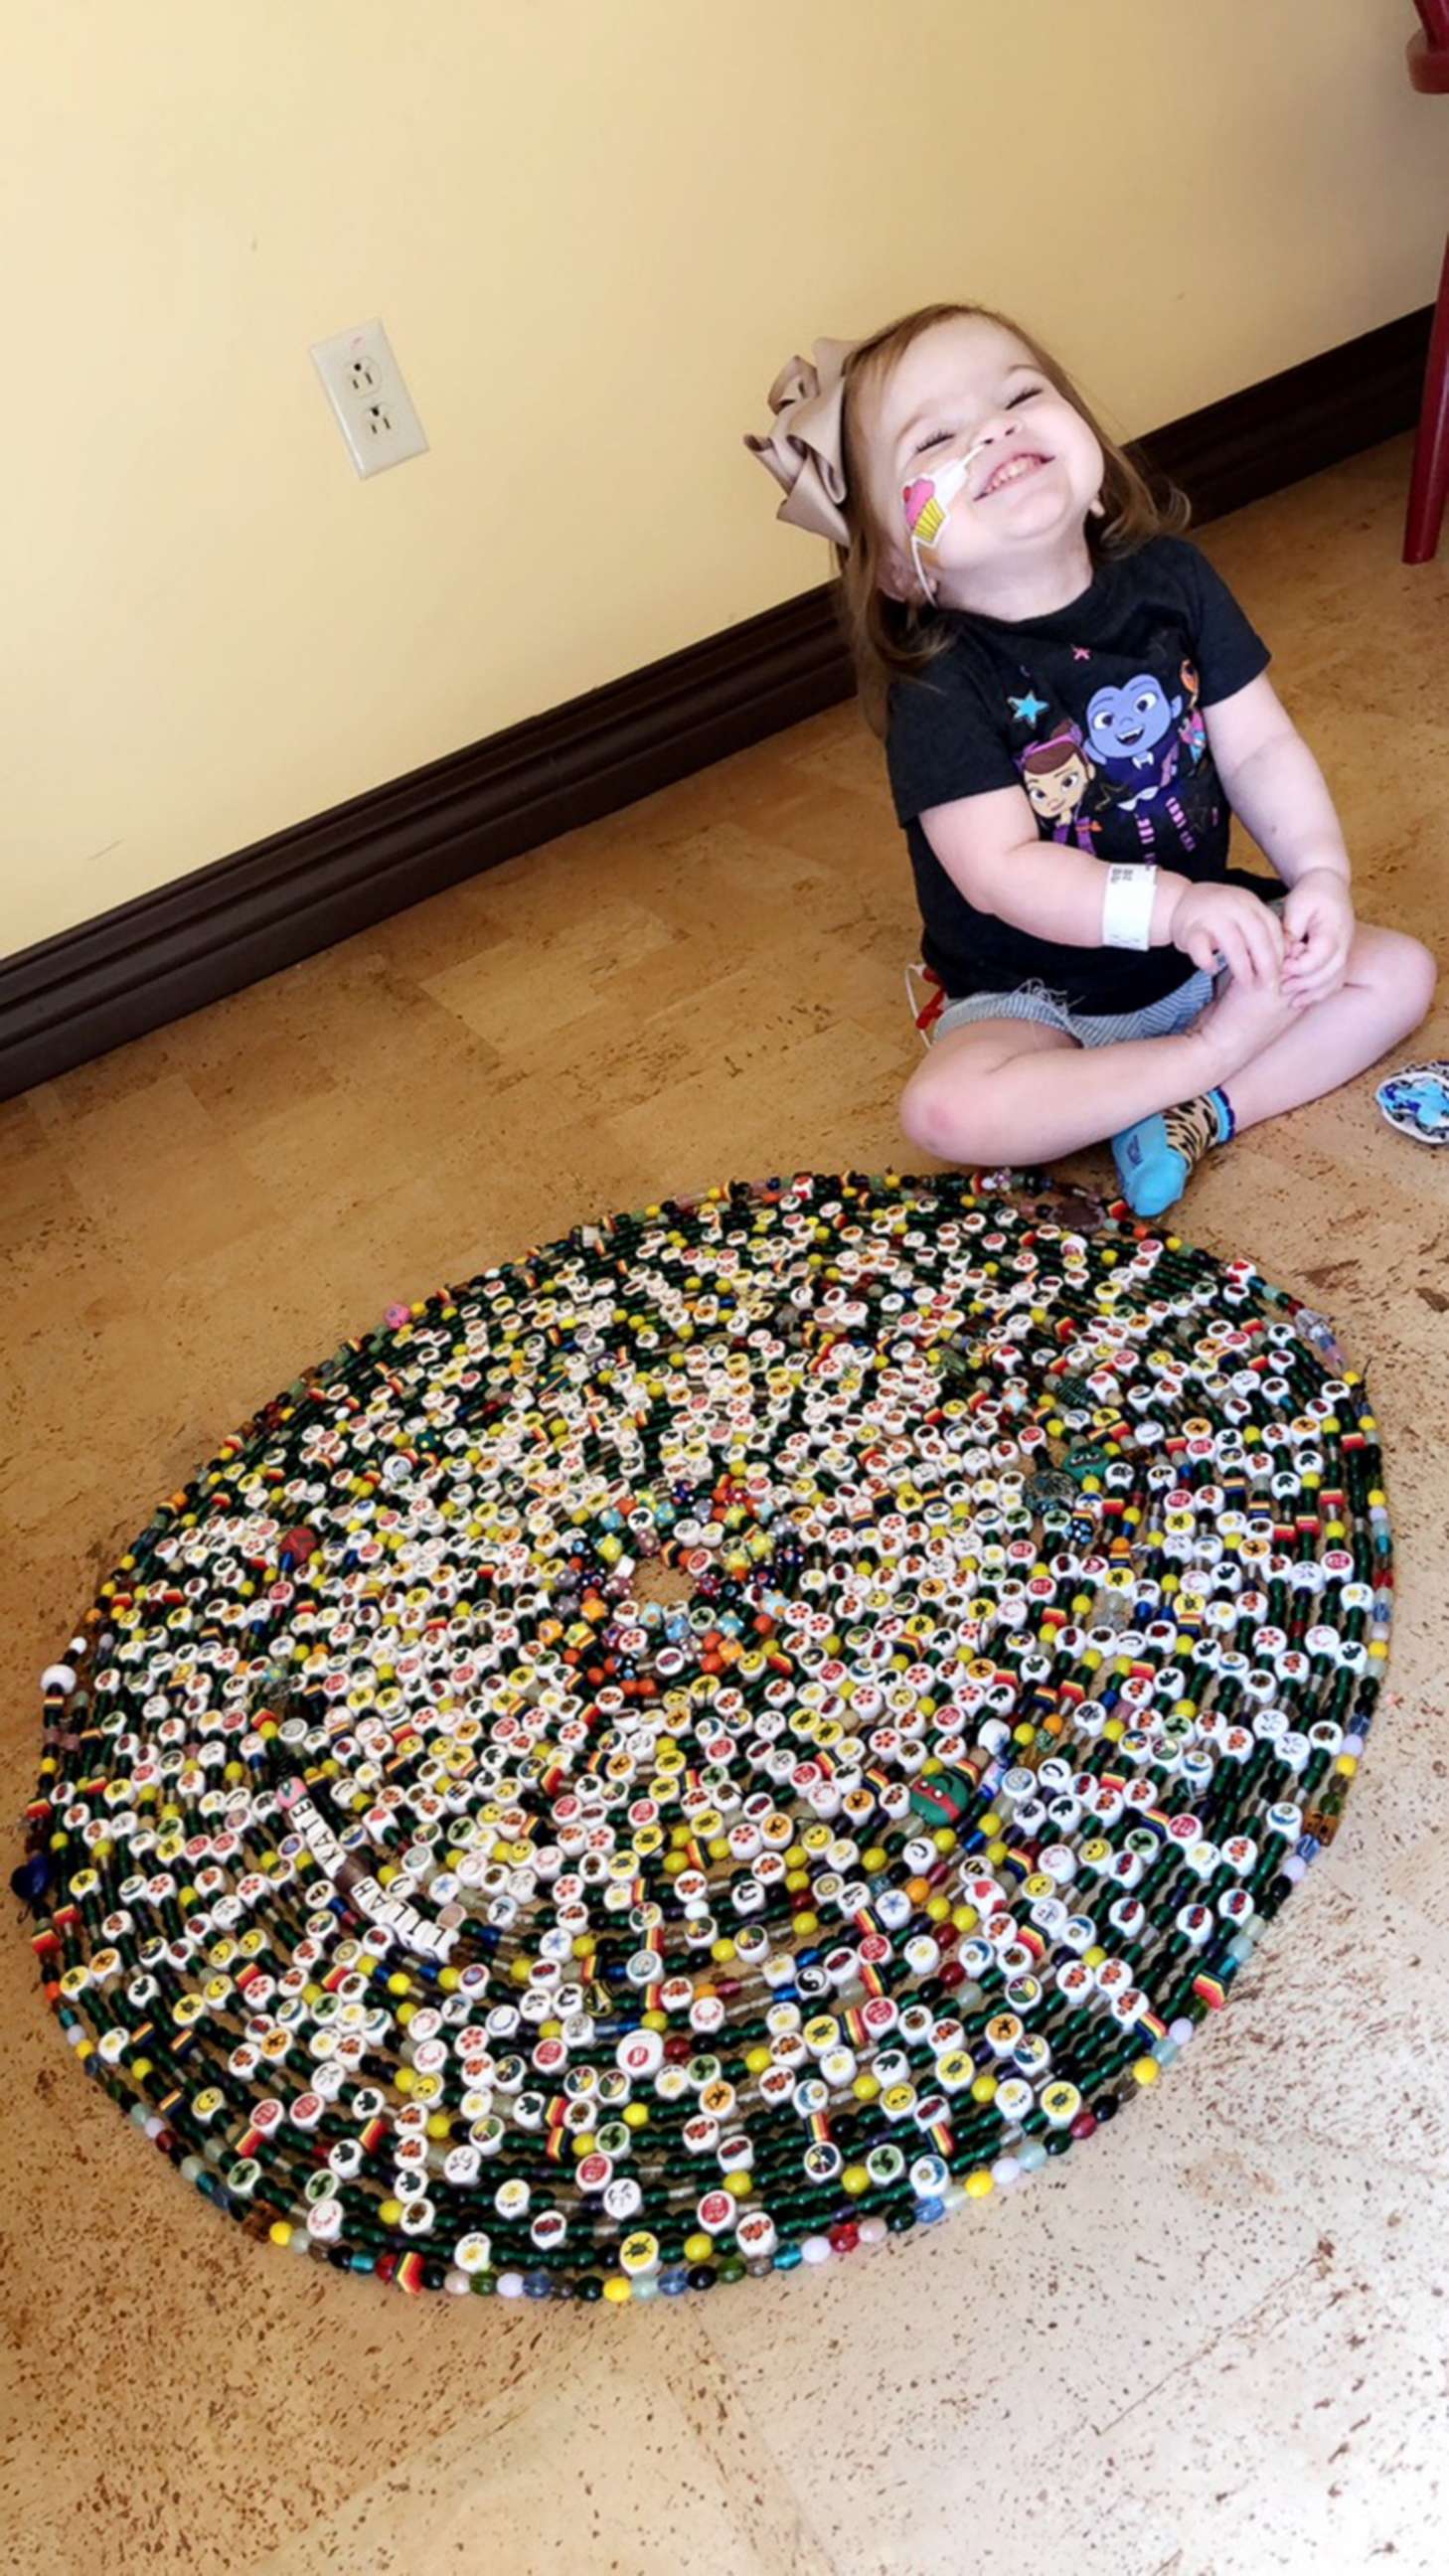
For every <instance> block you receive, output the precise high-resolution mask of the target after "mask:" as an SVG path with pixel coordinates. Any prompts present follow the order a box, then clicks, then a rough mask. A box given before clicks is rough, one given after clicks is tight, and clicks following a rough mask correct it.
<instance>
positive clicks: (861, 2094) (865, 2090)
mask: <svg viewBox="0 0 1449 2576" xmlns="http://www.w3.org/2000/svg"><path fill="white" fill-rule="evenodd" d="M850 2089H851V2091H852V2093H853V2094H854V2095H855V2098H856V2100H857V2102H873V2101H874V2100H875V2097H876V2095H877V2093H878V2092H879V2091H880V2080H879V2078H878V2077H877V2076H874V2075H857V2076H854V2077H853V2078H852V2080H851V2086H850Z"/></svg>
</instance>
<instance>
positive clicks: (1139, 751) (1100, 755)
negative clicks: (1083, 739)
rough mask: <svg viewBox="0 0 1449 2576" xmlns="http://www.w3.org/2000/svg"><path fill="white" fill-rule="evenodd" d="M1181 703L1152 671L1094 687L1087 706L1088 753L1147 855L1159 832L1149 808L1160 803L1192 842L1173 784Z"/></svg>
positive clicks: (1185, 842)
mask: <svg viewBox="0 0 1449 2576" xmlns="http://www.w3.org/2000/svg"><path fill="white" fill-rule="evenodd" d="M1182 705H1183V702H1182V699H1181V698H1180V697H1176V698H1170V697H1169V696H1168V694H1167V692H1166V690H1165V689H1164V688H1163V686H1162V683H1161V681H1160V680H1155V679H1154V678H1153V676H1152V674H1151V672H1150V671H1139V672H1138V674H1137V676H1136V677H1135V678H1134V679H1131V680H1128V681H1127V682H1126V684H1125V686H1123V687H1122V688H1110V687H1109V688H1103V689H1098V690H1097V692H1096V695H1095V696H1094V697H1093V698H1092V700H1091V702H1090V704H1089V706H1088V708H1087V743H1088V748H1089V750H1090V752H1091V756H1092V758H1093V760H1094V761H1095V763H1096V765H1097V767H1098V769H1099V770H1100V771H1101V774H1102V776H1103V777H1104V778H1105V780H1106V781H1107V784H1108V786H1109V787H1110V788H1112V789H1113V790H1114V791H1115V793H1116V796H1117V798H1118V801H1119V803H1120V804H1121V806H1122V808H1123V811H1124V812H1125V813H1128V814H1131V815H1132V816H1133V818H1134V819H1135V821H1136V824H1137V831H1138V835H1139V837H1140V839H1141V842H1142V846H1143V849H1144V851H1145V852H1146V853H1147V855H1148V856H1149V857H1150V856H1151V855H1152V854H1153V852H1154V850H1155V848H1156V843H1157V835H1156V833H1155V831H1154V830H1153V822H1152V816H1151V814H1150V813H1149V812H1148V811H1147V809H1148V808H1149V807H1150V806H1153V805H1156V804H1158V803H1159V802H1160V803H1161V805H1162V807H1163V808H1164V810H1165V811H1166V812H1167V813H1168V814H1169V815H1170V816H1171V818H1172V821H1173V823H1174V824H1175V825H1176V828H1177V836H1178V839H1179V841H1180V842H1181V844H1182V847H1183V848H1184V849H1185V850H1190V849H1192V848H1193V847H1194V846H1195V845H1194V841H1193V835H1192V831H1191V829H1190V827H1189V824H1188V819H1187V816H1186V815H1185V813H1184V812H1183V810H1182V805H1181V801H1180V799H1179V798H1178V797H1177V795H1176V794H1175V793H1174V791H1173V785H1172V782H1173V780H1174V778H1175V777H1176V775H1177V763H1178V755H1179V753H1180V751H1181V749H1182V743H1181V740H1180V737H1179V735H1178V732H1177V720H1178V718H1179V716H1180V715H1181V714H1182Z"/></svg>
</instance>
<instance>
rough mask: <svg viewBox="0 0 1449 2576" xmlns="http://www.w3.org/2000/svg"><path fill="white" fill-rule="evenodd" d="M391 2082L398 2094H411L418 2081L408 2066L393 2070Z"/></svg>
mask: <svg viewBox="0 0 1449 2576" xmlns="http://www.w3.org/2000/svg"><path fill="white" fill-rule="evenodd" d="M392 2080H393V2082H394V2084H395V2085H396V2087H397V2089H398V2091H399V2093H411V2092H412V2090H413V2088H414V2086H415V2085H416V2083H417V2080H418V2079H417V2077H416V2076H415V2075H414V2073H413V2070H412V2068H411V2067H410V2066H399V2067H397V2068H396V2069H395V2070H394V2073H393V2079H392Z"/></svg>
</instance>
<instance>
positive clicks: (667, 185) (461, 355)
mask: <svg viewBox="0 0 1449 2576" xmlns="http://www.w3.org/2000/svg"><path fill="white" fill-rule="evenodd" d="M4 15H5V35H6V46H5V52H6V64H5V73H4V83H3V89H4V98H3V105H0V118H3V119H4V121H5V124H6V125H7V126H8V129H9V130H8V132H6V133H4V134H0V145H3V149H0V201H3V204H0V211H3V221H4V239H5V242H6V245H7V248H6V257H5V288H4V299H3V308H0V309H3V311H4V315H5V320H6V324H7V335H6V345H5V349H4V357H5V361H6V374H7V377H8V379H9V381H8V384H7V387H6V399H5V407H4V434H3V440H0V453H3V456H4V461H5V474H4V486H3V501H0V511H3V518H4V526H3V531H0V543H3V562H4V578H5V583H6V590H7V594H8V596H7V602H6V615H5V653H4V660H5V672H4V689H3V702H0V745H3V748H0V788H3V800H0V833H3V836H4V848H3V855H0V934H3V936H0V945H3V946H4V947H7V948H9V947H16V946H20V945H23V944H26V943H28V942H29V941H31V940H35V939H40V938H42V937H44V936H46V935H48V934H49V933H51V932H54V931H58V930H62V929H65V928H67V927H68V926H70V925H71V924H73V923H75V922H78V921H82V920H84V919H86V918H88V917H89V916H90V915H92V914H94V913H97V912H101V911H103V910H105V909H106V908H108V907H109V906H110V905H112V904H116V903H119V902H122V901H123V900H125V899H126V898H127V897H129V896H132V895H136V894H139V893H142V892H144V891H146V890H148V889H150V888H152V887H155V886H158V885H161V884H164V883H166V882H167V881H168V880H170V879H172V878H174V877H176V876H179V875H182V874H184V873H185V872H186V871H188V870H189V869H192V868H195V867H199V866H201V865H203V864H204V863H205V862H207V861H208V860H210V859H213V858H217V857H220V856H223V855H225V854H226V853H227V852H229V851H231V850H234V849H236V848H239V847H240V846H242V845H243V844H244V843H246V842H248V841H251V840H254V839H256V838H257V837H258V836H259V835H261V834H263V833H266V832H269V831H273V830H276V829H278V828H279V827H281V826H283V825H285V824H288V823H292V822H295V821H297V820H299V819H300V818H302V817H303V816H305V815H307V814H310V813H315V812H317V811H319V810H320V809H322V808H323V807H325V806H328V805H331V804H333V803H335V802H337V801H338V800H339V799H340V798H343V797H346V796H349V795H353V794H356V793H358V792H359V791H360V790H362V789H364V788H367V787H369V786H372V785H375V784H376V783H378V782H379V781H382V780H384V779H387V778H390V777H394V776H396V775H397V774H398V773H399V772H400V771H403V770H406V769H409V768H412V767H414V766H415V765H416V764H418V763H419V762H421V761H425V760H429V759H432V758H434V757H436V756H437V755H438V754H440V753H443V752H446V751H449V750H452V749H454V748H456V747H457V746H458V745H460V744H463V743H467V742H471V741H475V740H477V739H478V738H479V737H480V736H482V735H485V734H488V733H491V732H493V731H495V730H496V729H497V728H498V727H500V726H502V725H507V724H510V723H512V722H514V721H516V720H517V719H518V718H519V717H522V716H527V715H530V714H533V713H535V712H537V711H539V710H540V709H542V708H544V707H548V706H551V705H554V704H556V703H557V702H558V701H559V700H560V699H563V698H567V697H569V696H571V695H573V694H574V693H575V692H576V691H579V690H582V689H586V688H590V687H592V686H595V685H596V684H598V683H599V682H601V681H604V680H607V679H610V678H612V677H614V676H616V675H617V674H618V673H620V672H624V671H628V670H632V669H634V668H636V667H637V666H638V665H639V664H641V663H643V662H646V661H648V660H650V659H652V658H653V657H654V656H656V655H658V654H661V653H667V652H669V651H671V650H673V649H674V648H675V647H677V646H680V645H684V644H688V643H690V642H692V641H694V640H695V639H696V638H698V637H700V636H703V635H707V634H709V633H711V632H713V631H714V630H715V629H717V628H719V627H722V626H725V625H727V624H729V623H730V622H731V621H733V620H735V619H738V618H742V617H747V616H749V615H750V614H751V613H752V612H753V611H755V610H757V609H761V608H765V607H768V606H770V605H771V604H772V603H774V602H776V601H778V600H781V599H785V598H788V597H790V596H791V595H792V594H793V593H795V592H797V591H800V590H804V589H807V588H808V587H810V585H811V584H812V583H814V582H816V581H819V580H821V579H823V578H824V576H825V574H826V572H827V570H828V565H827V560H826V556H825V552H824V549H823V548H821V547H819V546H817V545H815V544H814V543H812V541H810V540H809V539H807V538H805V537H802V536H799V535H796V534H792V533H790V532H788V531H786V530H783V529H779V528H777V527H776V526H775V524H774V520H773V516H772V502H771V487H770V486H769V485H768V484H767V482H766V478H765V476H764V474H763V473H762V471H761V469H760V468H759V467H758V466H757V465H755V464H753V463H751V462H750V460H749V459H748V458H747V457H746V456H745V454H744V451H743V450H742V448H741V447H740V445H739V434H740V432H741V430H742V429H744V428H745V427H746V426H758V425H763V419H764V408H763V394H764V389H765V386H766V385H767V383H768V382H769V379H770V377H771V375H772V374H773V372H774V369H775V366H776V364H777V362H778V361H779V360H780V359H781V358H783V357H784V356H785V354H786V353H787V352H788V351H789V350H790V349H791V348H793V347H796V346H802V345H806V344H808V341H809V339H810V338H811V337H812V336H813V335H814V334H816V333H818V332H832V333H841V334H847V335H849V334H854V333H857V332H860V331H863V330H865V329H868V328H870V327H872V326H874V325H875V324H876V323H878V322H879V321H881V320H883V319H884V318H885V317H886V316H887V315H888V314H890V313H891V312H893V311H895V310H896V309H898V308H900V307H903V306H905V305H907V304H911V303H915V302H918V301H921V300H922V299H925V298H927V297H933V296H940V295H945V296H950V295H955V294H959V293H963V292H964V293H968V294H978V295H980V296H981V297H982V298H983V299H985V300H987V301H990V302H997V303H1000V304H1003V305H1005V306H1006V307H1008V308H1011V307H1016V308H1017V309H1018V310H1019V311H1020V313H1021V314H1022V316H1023V318H1024V319H1027V320H1029V321H1030V322H1031V323H1032V324H1033V325H1034V326H1035V327H1036V329H1037V330H1038V331H1039V332H1040V333H1041V334H1042V335H1043V336H1044V337H1045V338H1046V340H1047V341H1048V342H1049V343H1052V344H1054V345H1055V346H1056V347H1057V348H1058V349H1059V350H1060V351H1061V353H1062V354H1063V356H1064V357H1065V358H1066V360H1067V361H1068V363H1069V364H1070V365H1072V366H1073V367H1074V368H1075V369H1076V370H1077V371H1078V372H1079V374H1080V375H1081V377H1082V379H1083V380H1084V382H1085V384H1086V386H1087V388H1088V390H1089V392H1090V393H1091V394H1092V395H1093V397H1095V398H1096V399H1098V400H1099V401H1100V402H1101V404H1102V405H1103V407H1104V409H1105V410H1106V411H1107V413H1108V414H1109V416H1110V417H1111V418H1112V419H1113V420H1114V421H1115V422H1116V424H1117V425H1118V426H1119V427H1120V428H1121V429H1123V430H1125V431H1126V432H1127V433H1129V434H1130V433H1132V432H1135V431H1138V430H1142V429H1145V428H1150V427H1152V426H1154V425H1155V424H1157V423H1159V422H1161V421H1163V420H1167V419H1170V418H1172V417H1173V416H1174V415H1176V414H1177V413H1180V412H1183V411H1186V410H1190V409H1192V408H1193V407H1194V406H1196V405H1197V404H1199V403H1203V402H1207V401H1210V400H1212V399H1213V398H1214V397H1215V396H1217V395H1220V394H1225V393H1228V392H1231V391H1233V390H1234V389H1235V388H1237V387H1238V386H1241V385H1244V384H1248V383H1251V382H1253V381H1254V380H1256V379H1257V378H1259V377H1261V376H1264V375H1267V374H1270V373H1271V372H1273V371H1274V370H1275V369H1277V368H1279V367H1284V366H1288V365H1290V364H1292V363H1293V362H1294V361H1295V360H1296V359H1299V358H1303V357H1306V356H1309V355H1310V354H1312V353H1313V352H1314V351H1316V350H1319V349H1323V348H1328V347H1331V346H1332V345H1333V344H1334V343H1335V342H1337V341H1340V340H1345V339H1348V338H1349V337H1351V336H1352V335H1353V334H1354V333H1356V332H1359V331H1363V330H1366V329H1368V328H1370V327H1371V326H1373V325H1374V324H1376V323H1380V322H1384V321H1387V320H1389V319H1391V318H1392V317H1393V316H1394V315H1396V314H1399V313H1402V312H1405V311H1407V310H1408V309H1409V308H1410V307H1412V306H1414V305H1416V304H1418V303H1421V302H1423V301H1425V300H1426V299H1427V298H1428V296H1429V295H1430V294H1431V293H1432V291H1433V284H1434V277H1435V271H1436V263H1437V251H1438V243H1439V240H1440V238H1441V235H1442V228H1443V223H1444V217H1445V197H1446V190H1445V188H1444V187H1443V185H1442V184H1441V181H1442V174H1443V171H1444V160H1445V156H1444V145H1445V140H1446V132H1449V111H1446V109H1445V108H1444V107H1443V106H1441V105H1440V104H1439V103H1438V102H1435V101H1433V100H1425V99H1418V98H1415V97H1414V96H1413V95H1412V93H1411V92H1410V91H1409V88H1408V85H1407V80H1406V76H1405V73H1404V69H1403V56H1402V45H1403V38H1404V36H1405V34H1406V33H1407V32H1408V30H1409V28H1410V27H1411V26H1412V24H1413V19H1412V16H1411V13H1410V11H1409V9H1408V7H1407V5H1405V6H1404V7H1402V8H1399V7H1397V6H1393V5H1387V0H1380V5H1377V6H1365V5H1364V0H1194V5H1191V6H1189V5H1188V4H1187V0H1090V5H1088V0H1036V4H1035V5H1034V6H1032V7H1030V8H1025V7H1020V6H1007V7H1002V6H1000V5H999V4H998V0H911V5H909V6H907V5H906V4H905V0H889V5H886V0H9V6H8V7H7V9H6V10H5V13H4ZM374 313H380V314H381V315H382V317H383V319H384V320H385V322H386V323H387V326H388V329H389V331H390V333H391V336H392V340H393V345H394V347H395V349H396V351H397V354H398V357H399V360H400V362H401V364H402V367H403V369H404V372H405V374H406V376H407V378H408V381H409V383H410V385H411V388H412V391H413V394H414V397H415V399H416V401H417V404H418V407H419V410H420V412H421V414H422V418H423V422H424V425H425V427H426V429H427V432H428V436H429V438H430V440H431V442H432V452H431V454H430V455H429V456H428V457H426V458H424V459H423V460H421V461H420V462H417V463H414V464H409V465H404V466H402V467H400V468H399V469H398V470H397V471H395V472H393V473H390V474H386V475H383V476H380V477H378V478H377V479H375V480H373V481H371V482H367V483H360V482H358V481H357V480H356V479H355V478H354V475H353V473H352V469H351V467H350V465H349V463H348V461H347V458H346V455H345V453H344V450H343V447H342V442H341V439H340V437H339V435H338V432H337V429H336V426H335V424H334V422H333V420H332V418H331V416H330V414H329V412H328V410H327V407H326V405H325V402H324V399H323V396H322V393H321V390H320V388H319V386H318V384H317V381H316V379H315V377H314V374H313V370H312V366H311V362H310V360H309V358H308V355H307V350H308V346H309V343H310V342H312V341H313V340H315V339H318V338H320V337H322V336H324V335H325V334H328V333H330V332H333V331H337V330H340V329H342V328H343V327H344V326H346V325H349V324H352V323H354V322H358V321H362V320H365V319H367V318H368V317H369V316H370V315H372V314H374Z"/></svg>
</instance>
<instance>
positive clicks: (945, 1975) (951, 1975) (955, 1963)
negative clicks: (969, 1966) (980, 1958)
mask: <svg viewBox="0 0 1449 2576" xmlns="http://www.w3.org/2000/svg"><path fill="white" fill-rule="evenodd" d="M936 1979H937V1983H938V1984H940V1985H943V1986H944V1987H945V1988H946V1991H947V1993H948V1994H950V1993H952V1992H953V1991H954V1989H955V1988H956V1987H957V1986H964V1984H965V1982H966V1971H965V1969H964V1968H963V1967H962V1965H961V1962H960V1960H959V1959H943V1961H942V1962H941V1965H940V1967H939V1968H938V1969H937V1970H936Z"/></svg>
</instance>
